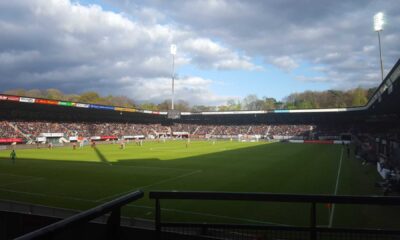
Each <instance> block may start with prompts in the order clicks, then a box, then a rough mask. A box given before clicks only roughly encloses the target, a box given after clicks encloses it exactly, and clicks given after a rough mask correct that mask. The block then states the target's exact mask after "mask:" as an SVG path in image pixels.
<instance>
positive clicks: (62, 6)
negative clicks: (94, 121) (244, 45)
mask: <svg viewBox="0 0 400 240" xmlns="http://www.w3.org/2000/svg"><path fill="white" fill-rule="evenodd" d="M138 12H140V14H139V15H138V16H136V18H134V17H131V16H129V15H128V14H127V13H116V12H111V11H107V10H104V9H103V8H102V7H100V6H98V5H94V4H92V5H88V6H86V5H81V4H80V3H78V2H71V1H70V0H30V1H25V0H15V1H8V2H2V3H0V32H1V33H2V37H1V38H0V63H1V64H0V82H1V83H2V87H3V89H9V88H18V87H24V88H49V87H56V88H61V90H64V91H66V92H75V93H76V92H81V91H87V90H93V89H96V90H98V91H99V92H100V93H103V94H110V93H114V94H119V93H120V92H126V91H125V89H133V88H134V89H136V90H135V91H132V92H126V93H127V94H128V93H129V96H130V97H131V98H133V99H134V100H136V99H138V100H139V99H140V100H145V98H146V97H148V98H149V99H161V98H163V97H166V95H165V94H162V93H160V92H158V93H156V92H152V93H151V94H143V93H145V91H146V90H145V89H142V90H138V89H140V87H142V86H143V87H145V88H147V89H152V88H155V87H157V88H158V89H162V87H161V84H164V83H165V81H164V80H162V79H167V78H169V77H170V75H171V56H170V54H169V46H170V44H171V43H178V48H179V51H178V55H177V56H176V59H175V60H176V61H175V63H176V65H177V66H178V67H179V66H182V65H184V64H193V65H195V66H197V67H201V68H208V69H209V68H213V69H225V70H226V69H235V70H236V69H241V70H254V69H257V66H255V65H254V64H253V63H252V60H251V58H250V57H247V56H244V55H242V54H239V53H238V52H236V51H235V50H233V49H231V48H229V47H226V46H222V44H221V43H219V42H216V41H213V40H211V39H209V38H204V37H199V36H198V34H197V33H196V32H194V31H191V30H190V29H185V28H180V27H179V26H174V25H171V24H167V23H164V24H161V23H160V21H162V20H164V19H165V16H164V15H163V14H162V13H161V12H160V11H158V10H157V9H153V8H146V7H144V8H138ZM153 15H154V17H152V16H153ZM138 18H140V19H138ZM10 79H12V81H9V80H10ZM128 79H129V80H128ZM196 79H197V80H196ZM199 79H200V78H196V76H189V77H187V78H186V80H185V81H186V82H187V83H192V84H193V85H192V86H191V87H188V88H186V90H188V91H189V92H191V93H192V94H195V96H197V97H194V98H192V97H190V96H188V99H194V100H193V101H199V102H201V101H204V102H206V101H207V99H208V100H210V102H211V101H219V100H218V97H217V96H215V95H213V93H211V92H210V91H209V90H208V88H209V85H210V83H207V84H206V83H205V82H202V84H195V83H199V82H201V81H200V80H199ZM180 81H184V80H178V81H177V83H179V82H180ZM166 87H167V88H168V87H169V84H168V83H167V84H166ZM178 90H179V89H178ZM199 92H201V93H202V94H198V93H199ZM196 94H197V95H196ZM204 96H208V98H207V97H204ZM162 100H164V99H162Z"/></svg>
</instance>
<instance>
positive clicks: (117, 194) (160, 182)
mask: <svg viewBox="0 0 400 240" xmlns="http://www.w3.org/2000/svg"><path fill="white" fill-rule="evenodd" d="M200 172H202V170H196V171H192V172H189V173H185V174H182V175H179V176H176V177H172V178H166V179H164V180H161V181H158V182H155V183H152V184H149V185H145V186H139V187H135V188H133V189H130V190H128V191H124V192H120V193H116V194H113V195H110V196H105V197H103V198H100V199H97V200H95V201H96V202H102V201H104V200H106V199H109V198H114V197H118V196H121V195H124V194H126V193H130V192H132V191H133V190H136V189H145V188H148V187H152V186H155V185H159V184H162V183H166V182H170V181H174V180H176V179H179V178H184V177H187V176H190V175H194V174H196V173H200Z"/></svg>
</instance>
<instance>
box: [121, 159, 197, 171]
mask: <svg viewBox="0 0 400 240" xmlns="http://www.w3.org/2000/svg"><path fill="white" fill-rule="evenodd" d="M123 161H124V160H123V159H122V160H121V162H123ZM113 166H117V167H121V168H125V167H128V168H145V169H157V170H175V171H185V172H187V171H197V169H190V168H186V169H185V168H163V167H145V166H135V165H119V164H116V165H113Z"/></svg>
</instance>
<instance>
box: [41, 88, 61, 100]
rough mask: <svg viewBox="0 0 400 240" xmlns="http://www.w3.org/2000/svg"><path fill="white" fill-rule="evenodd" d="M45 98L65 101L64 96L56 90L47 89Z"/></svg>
mask: <svg viewBox="0 0 400 240" xmlns="http://www.w3.org/2000/svg"><path fill="white" fill-rule="evenodd" d="M45 98H48V99H54V100H64V94H63V93H62V92H61V91H60V90H58V89H55V88H49V89H46V93H45Z"/></svg>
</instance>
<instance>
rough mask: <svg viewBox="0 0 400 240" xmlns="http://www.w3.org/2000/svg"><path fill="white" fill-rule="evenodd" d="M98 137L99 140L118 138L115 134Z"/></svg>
mask: <svg viewBox="0 0 400 240" xmlns="http://www.w3.org/2000/svg"><path fill="white" fill-rule="evenodd" d="M100 139H101V140H108V139H110V140H112V139H118V137H116V136H101V137H100Z"/></svg>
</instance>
